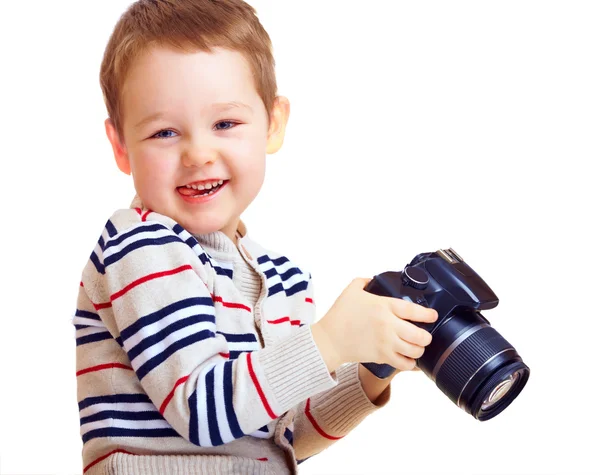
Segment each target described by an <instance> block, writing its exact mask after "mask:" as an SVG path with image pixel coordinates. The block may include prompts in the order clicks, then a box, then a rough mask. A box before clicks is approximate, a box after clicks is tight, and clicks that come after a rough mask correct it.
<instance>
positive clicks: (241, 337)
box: [217, 331, 257, 343]
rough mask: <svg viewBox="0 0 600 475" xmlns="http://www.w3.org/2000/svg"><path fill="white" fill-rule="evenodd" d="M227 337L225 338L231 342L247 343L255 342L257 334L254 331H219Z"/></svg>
mask: <svg viewBox="0 0 600 475" xmlns="http://www.w3.org/2000/svg"><path fill="white" fill-rule="evenodd" d="M217 333H220V334H221V335H223V336H224V337H225V339H226V340H227V341H228V342H230V343H233V342H241V343H243V342H245V343H255V342H256V341H257V340H256V335H255V334H254V333H225V332H219V331H218V332H217Z"/></svg>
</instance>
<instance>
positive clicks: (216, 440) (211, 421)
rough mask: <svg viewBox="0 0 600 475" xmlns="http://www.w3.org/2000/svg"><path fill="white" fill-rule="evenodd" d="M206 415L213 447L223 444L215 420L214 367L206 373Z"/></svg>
mask: <svg viewBox="0 0 600 475" xmlns="http://www.w3.org/2000/svg"><path fill="white" fill-rule="evenodd" d="M205 384H206V416H207V418H208V433H209V435H210V443H211V444H212V445H213V447H216V446H218V445H223V439H222V438H221V434H219V423H218V422H217V407H216V405H215V368H212V369H211V370H210V371H209V372H208V373H206V378H205Z"/></svg>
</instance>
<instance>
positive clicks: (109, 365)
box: [75, 363, 133, 376]
mask: <svg viewBox="0 0 600 475" xmlns="http://www.w3.org/2000/svg"><path fill="white" fill-rule="evenodd" d="M109 368H121V369H129V370H131V371H133V368H132V367H131V366H127V365H124V364H122V363H105V364H99V365H97V366H90V367H89V368H85V369H82V370H80V371H77V373H75V376H81V375H82V374H86V373H93V372H94V371H101V370H103V369H109Z"/></svg>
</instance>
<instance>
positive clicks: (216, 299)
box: [210, 294, 252, 312]
mask: <svg viewBox="0 0 600 475" xmlns="http://www.w3.org/2000/svg"><path fill="white" fill-rule="evenodd" d="M210 296H211V297H212V299H213V302H220V303H221V304H222V305H223V307H226V308H242V309H244V310H247V311H248V312H251V311H252V310H250V307H248V306H247V305H244V304H241V303H234V302H223V297H219V296H217V295H213V294H210Z"/></svg>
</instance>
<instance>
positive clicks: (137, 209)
mask: <svg viewBox="0 0 600 475" xmlns="http://www.w3.org/2000/svg"><path fill="white" fill-rule="evenodd" d="M133 209H134V210H136V211H137V214H139V215H140V216H141V215H142V210H141V209H140V208H133Z"/></svg>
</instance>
